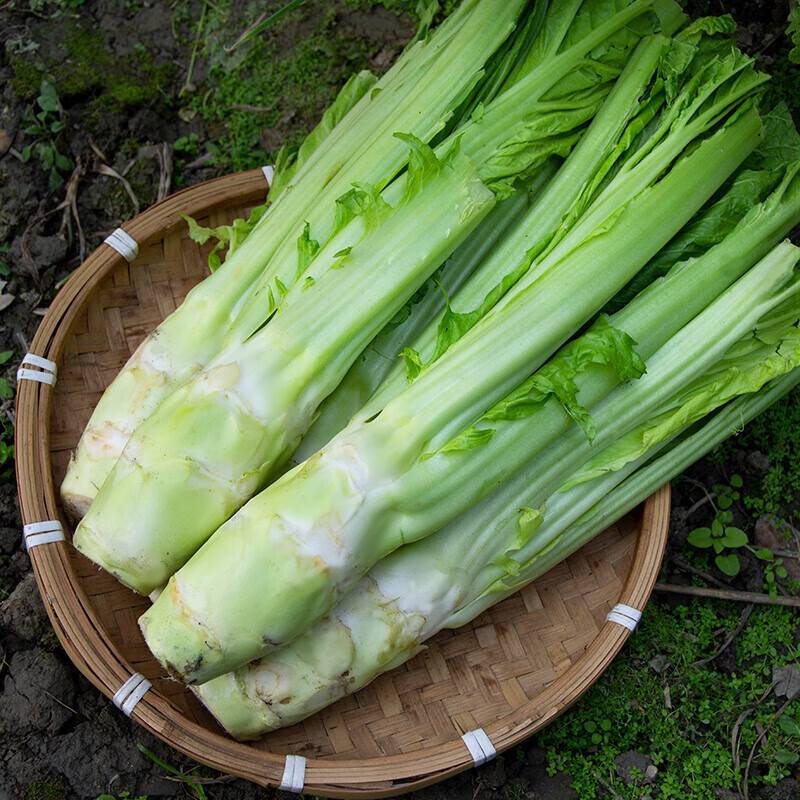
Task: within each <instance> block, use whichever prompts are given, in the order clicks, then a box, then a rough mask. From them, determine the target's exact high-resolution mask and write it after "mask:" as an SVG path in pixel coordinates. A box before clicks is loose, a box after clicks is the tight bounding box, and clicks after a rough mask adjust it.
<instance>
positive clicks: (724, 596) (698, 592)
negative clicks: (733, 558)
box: [653, 583, 800, 608]
mask: <svg viewBox="0 0 800 800" xmlns="http://www.w3.org/2000/svg"><path fill="white" fill-rule="evenodd" d="M653 591H656V592H667V593H669V594H688V595H693V596H695V597H711V598H713V599H714V600H737V601H739V602H742V603H758V604H759V605H765V606H790V607H792V608H800V597H776V598H775V599H774V600H773V599H772V598H771V597H770V596H769V595H768V594H759V593H758V592H739V591H735V590H733V589H706V588H705V587H702V586H675V585H674V584H671V583H657V584H656V585H655V586H654V587H653Z"/></svg>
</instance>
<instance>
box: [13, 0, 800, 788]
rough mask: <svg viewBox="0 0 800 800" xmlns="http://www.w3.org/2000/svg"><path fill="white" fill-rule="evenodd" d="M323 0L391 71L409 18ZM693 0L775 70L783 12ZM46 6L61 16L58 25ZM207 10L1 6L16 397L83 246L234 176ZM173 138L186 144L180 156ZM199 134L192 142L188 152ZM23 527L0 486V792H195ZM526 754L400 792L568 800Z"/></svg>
mask: <svg viewBox="0 0 800 800" xmlns="http://www.w3.org/2000/svg"><path fill="white" fill-rule="evenodd" d="M326 5H327V7H328V11H329V12H330V8H332V9H333V11H332V12H330V13H332V20H333V21H332V23H331V24H332V25H333V26H334V27H333V29H332V30H334V31H339V32H341V41H348V42H354V41H358V42H362V43H363V47H361V49H359V50H358V52H357V55H353V54H352V53H351V52H350V50H348V51H346V52H345V51H344V49H342V51H341V52H340V53H338V54H337V58H338V59H339V60H340V61H341V62H342V63H344V64H345V65H349V64H351V63H352V64H353V65H354V66H358V67H360V66H362V65H366V66H370V67H372V68H374V69H377V70H381V69H385V68H386V67H387V66H388V64H389V63H391V60H392V59H393V58H394V56H395V55H396V54H397V53H398V52H399V51H400V49H401V48H402V46H403V45H404V43H405V42H406V41H407V40H408V38H409V37H410V36H411V35H412V33H413V26H412V23H411V21H410V20H409V19H408V18H407V17H397V16H396V15H395V14H393V13H390V12H388V11H385V10H384V9H380V8H378V9H375V8H369V7H368V6H364V7H362V8H360V9H354V8H352V7H350V6H344V5H341V4H337V3H333V4H330V3H328V4H326ZM320 6H321V4H320V3H317V4H316V5H314V4H311V6H310V7H312V8H319V7H320ZM691 6H692V8H691V10H692V11H693V12H694V13H722V12H731V13H733V14H734V16H735V17H736V18H737V20H738V22H739V23H740V30H739V34H738V36H739V40H740V42H741V44H742V46H743V47H744V48H745V49H747V50H748V51H750V52H760V53H762V54H763V59H762V62H763V63H764V65H765V66H766V67H767V68H769V67H770V64H771V62H772V57H773V53H774V52H775V49H776V48H777V47H778V46H779V44H780V41H781V37H782V35H783V32H784V29H785V25H786V18H787V13H788V4H787V3H786V2H784V1H783V0H752V1H751V0H735V2H734V0H707V1H706V2H704V1H703V0H696V1H695V2H693V3H692V4H691ZM176 9H177V10H178V11H179V10H180V9H184V11H183V13H182V14H179V13H177V12H176ZM56 11H59V12H61V13H59V14H58V15H56V16H53V14H54V13H55V12H56ZM143 11H144V12H146V13H142V12H143ZM200 13H201V4H200V3H199V2H186V3H176V2H169V0H141V2H131V0H128V2H125V1H124V0H85V1H82V0H72V2H70V0H61V2H44V0H39V2H34V1H33V0H31V2H30V3H28V2H25V1H23V0H17V2H1V1H0V42H1V43H2V44H4V48H3V49H0V93H1V95H2V99H0V264H5V265H7V267H8V270H7V272H6V274H3V270H2V267H0V352H4V351H13V353H14V357H13V358H12V359H11V360H10V361H9V362H8V363H7V364H5V365H3V366H2V367H0V370H5V373H0V374H4V375H5V377H6V379H7V380H8V382H9V384H10V385H11V386H12V387H13V385H14V379H13V378H14V368H15V366H16V364H17V363H18V361H19V358H20V357H21V355H22V354H23V353H25V352H26V351H27V350H28V343H29V342H30V341H31V339H32V337H33V334H34V332H35V330H36V328H37V325H38V324H39V322H40V320H41V315H42V313H43V311H44V310H45V309H46V308H47V306H48V304H49V303H50V302H51V300H52V298H53V297H54V295H55V292H56V290H57V287H58V286H59V285H60V284H61V283H62V282H63V281H64V280H65V279H66V278H67V277H68V276H69V275H70V274H71V272H72V271H73V270H75V269H76V268H77V267H78V266H79V265H80V263H81V262H82V260H83V259H84V258H85V256H86V254H87V253H88V252H90V250H91V249H92V248H93V247H95V246H97V245H98V244H99V243H100V242H101V241H102V239H103V238H104V237H105V236H106V235H108V233H110V232H111V231H112V230H113V229H114V228H115V227H117V226H118V225H120V224H121V223H122V222H123V221H125V220H127V219H129V218H130V217H131V216H133V215H134V214H135V213H136V212H137V210H139V209H141V210H143V209H145V208H146V207H147V206H149V205H151V204H152V203H153V202H155V200H156V199H157V197H158V196H159V195H158V193H159V185H161V186H162V191H163V190H164V189H165V188H166V187H169V189H170V190H171V191H174V190H175V189H176V188H178V187H179V186H186V185H191V184H194V183H198V182H200V181H203V180H207V179H209V178H211V177H214V176H216V175H219V174H223V173H224V172H226V171H229V170H230V169H231V166H230V164H227V165H226V164H220V163H218V162H215V160H214V159H209V158H207V157H206V158H204V152H205V150H204V147H203V146H202V145H203V143H204V142H213V141H214V140H215V139H216V137H217V134H218V130H217V129H216V127H215V125H214V124H213V122H209V121H207V120H204V118H203V117H202V115H201V114H192V113H185V109H186V104H185V103H182V102H180V100H179V94H180V92H181V89H182V88H183V87H184V84H185V77H186V75H187V74H188V73H189V72H190V62H191V59H192V49H193V46H194V40H195V37H194V32H193V29H192V27H191V22H192V20H193V19H197V18H198V17H199V15H200ZM243 16H244V12H242V13H241V14H239V13H238V12H237V11H235V10H234V11H232V12H231V16H230V23H229V24H230V31H237V30H239V29H240V28H239V27H238V25H239V21H240V19H241V18H243ZM303 24H304V23H302V22H300V23H298V24H297V25H296V26H292V27H291V28H290V29H289V31H288V32H287V33H286V34H285V35H286V40H285V41H278V42H277V43H276V46H277V47H281V46H284V47H291V46H292V44H291V41H292V37H293V36H299V35H301V34H302V32H303ZM351 49H352V48H351ZM98 54H102V55H98ZM209 62H210V58H209V57H207V55H205V54H204V53H203V51H202V48H200V50H199V53H198V55H197V57H196V60H195V62H194V64H193V66H192V69H191V84H192V85H191V87H190V90H191V91H192V92H195V93H202V91H203V90H204V87H205V85H206V82H207V81H208V76H209V70H210V68H211V66H212V65H211V64H210V63H209ZM37 64H39V65H42V64H44V70H45V73H46V74H48V75H49V74H53V75H56V74H57V75H58V79H59V82H60V84H61V85H62V86H64V87H65V89H64V90H63V91H62V92H61V93H60V95H59V101H60V103H61V105H62V107H63V114H61V112H57V111H54V112H52V113H51V116H50V117H48V118H47V123H48V124H52V123H59V122H62V123H63V125H64V128H63V130H58V131H56V132H53V131H52V130H50V131H48V132H47V135H42V136H39V137H38V139H37V136H36V134H31V133H26V132H25V131H26V128H30V126H31V125H32V124H34V125H35V124H36V123H35V120H33V121H32V120H31V119H30V114H31V109H32V108H33V109H34V110H36V106H35V103H36V97H37V96H38V95H39V92H40V89H39V79H40V77H41V74H40V73H39V72H37V69H36V67H35V65H37ZM109 76H111V77H109ZM327 99H328V100H329V99H330V97H328V98H327ZM324 105H325V101H324V100H319V101H317V102H316V103H315V104H312V105H311V106H310V107H303V108H299V109H298V110H295V111H292V110H291V109H285V110H284V111H283V112H282V113H281V114H279V115H278V116H277V118H274V119H272V121H271V122H270V123H269V125H266V124H265V125H264V126H263V129H262V130H261V132H260V134H259V138H258V147H259V148H262V149H263V150H264V152H266V153H271V152H274V150H275V149H277V146H279V144H280V143H281V142H282V141H284V140H287V139H292V137H296V136H297V135H299V134H300V133H302V132H303V131H305V130H308V129H309V128H310V127H311V126H312V125H313V124H314V122H315V119H316V117H317V116H318V115H319V114H321V112H322V110H323V108H324ZM56 127H58V125H57V124H56ZM192 137H194V139H193V138H192ZM181 140H185V141H186V142H187V143H188V144H187V145H185V146H184V147H183V149H181V147H178V148H177V149H176V143H177V142H180V141H181ZM36 141H39V142H40V143H42V144H43V145H44V147H45V149H46V148H47V147H48V146H51V147H52V148H53V150H54V153H52V154H51V155H49V156H48V155H47V153H46V152H44V153H42V152H41V150H38V151H37V150H36V149H35V145H34V150H33V152H32V155H31V156H30V157H29V158H27V159H25V158H24V156H25V155H26V153H25V147H26V146H27V145H28V144H31V143H35V142H36ZM193 141H194V142H198V143H200V144H199V149H197V152H193V147H194V146H193V145H192V142H193ZM57 156H61V162H60V163H61V165H62V166H59V160H58V158H57ZM49 161H52V162H53V163H52V164H50V163H49ZM8 297H10V298H11V299H10V300H7V299H6V298H8ZM0 403H2V406H0V411H1V412H2V414H4V415H6V418H7V419H11V415H12V414H13V408H12V401H11V400H10V399H5V400H2V399H0ZM764 458H765V456H764V455H763V453H760V452H759V451H742V450H737V451H733V452H732V453H731V454H730V456H729V460H728V461H727V462H725V463H721V464H720V463H712V462H703V463H701V464H699V465H697V466H696V467H694V468H693V469H692V470H691V471H690V472H689V473H688V475H689V478H690V479H691V481H695V482H696V483H697V484H700V485H701V486H706V487H710V486H711V485H713V484H714V483H716V482H717V481H718V480H719V479H720V476H722V475H726V474H730V472H731V471H738V472H740V473H742V474H745V475H749V474H753V475H758V474H761V473H763V472H764V471H765V470H766V466H765V464H764ZM691 481H689V482H684V483H683V484H681V485H679V486H677V487H676V491H675V496H674V504H673V527H672V532H671V541H670V551H669V554H668V558H667V565H668V566H667V569H666V572H665V573H664V575H663V576H662V578H663V579H666V580H669V581H671V582H681V581H682V580H683V581H685V580H686V575H685V573H682V572H681V569H680V566H679V564H678V562H677V561H675V560H674V558H673V556H675V554H677V553H678V552H679V551H680V550H681V548H682V547H683V546H684V544H685V541H686V536H687V532H688V527H687V524H686V519H687V516H688V513H689V509H690V508H691V507H692V506H693V505H694V504H695V503H696V502H697V498H698V491H697V487H696V486H693V484H692V483H691ZM20 531H21V520H20V515H19V508H18V501H17V497H16V487H15V485H14V482H13V479H12V478H10V477H8V476H6V477H5V478H4V479H0V581H1V583H0V592H1V593H0V736H2V748H0V751H1V752H0V800H6V798H9V800H10V799H11V798H15V799H16V798H24V799H25V800H45V799H46V798H61V797H64V798H73V797H74V798H96V797H98V795H100V794H102V793H106V794H110V795H114V796H118V795H120V794H121V793H123V792H128V793H129V796H130V797H131V798H137V797H139V796H147V797H185V796H192V794H191V792H190V791H189V790H188V788H187V786H186V784H185V783H183V782H181V781H180V780H177V779H175V778H174V776H172V775H170V773H168V772H167V771H166V770H165V769H163V768H162V767H161V766H159V765H158V764H156V763H154V762H153V761H151V760H149V759H147V758H145V757H143V756H142V755H141V754H140V753H139V751H138V750H137V744H138V743H142V744H144V745H145V746H146V747H147V748H149V749H150V750H151V751H152V752H153V753H155V754H156V755H157V756H159V757H160V758H162V759H164V760H165V761H167V762H168V763H169V764H171V765H173V766H177V767H178V768H181V769H189V768H191V766H192V764H191V762H190V761H189V760H188V759H185V758H183V757H181V756H179V755H178V754H176V753H175V752H173V751H171V750H170V749H169V748H168V747H167V746H166V745H164V744H162V743H161V742H160V741H158V740H156V739H155V738H154V737H152V736H150V735H149V734H147V733H146V732H145V731H144V730H143V729H141V728H139V727H138V726H137V725H135V724H134V723H132V722H130V721H129V720H127V719H126V718H124V717H123V716H122V715H121V714H120V713H119V712H118V711H117V710H116V709H115V708H114V707H113V706H112V705H111V703H110V702H109V701H108V700H107V699H106V698H105V697H103V696H102V695H101V694H100V693H99V692H98V691H96V690H95V689H94V688H93V687H92V686H91V685H90V684H89V683H88V682H87V681H86V680H85V679H84V678H83V677H82V676H81V675H80V674H79V673H78V672H77V670H76V669H75V668H74V667H72V665H71V663H70V662H69V660H68V659H67V657H66V656H65V655H64V653H63V652H62V650H61V648H60V646H59V644H58V642H57V640H56V638H55V635H54V634H53V632H52V630H51V628H50V626H49V623H48V621H47V618H46V615H45V612H44V608H43V606H42V603H41V600H40V599H39V595H38V591H37V589H36V584H35V581H34V579H33V576H32V573H31V570H30V562H29V560H28V557H27V555H26V553H25V551H24V548H23V546H22V544H21V534H20ZM751 561H752V563H750V562H751ZM762 584H763V575H762V573H761V571H760V566H759V565H758V564H756V563H755V560H754V559H750V560H749V561H748V560H745V565H744V569H743V571H742V573H741V574H740V576H739V577H737V579H736V581H735V584H734V585H735V586H736V587H738V588H743V589H750V590H755V591H761V589H762ZM798 630H799V631H800V627H799V628H798ZM522 750H523V756H524V758H520V757H505V758H504V757H500V758H498V759H496V760H495V761H493V762H491V763H490V764H488V765H486V766H484V767H482V768H480V769H477V770H472V771H470V772H467V773H464V774H462V775H460V776H457V777H455V778H453V779H451V780H450V781H447V782H445V783H442V784H441V785H438V786H435V787H431V788H429V789H426V790H423V791H420V792H418V793H415V794H414V795H411V796H410V797H413V798H414V800H434V798H435V799H436V800H461V798H482V799H485V800H495V799H497V800H500V799H501V798H502V800H512V799H513V800H518V799H519V798H530V799H532V798H536V800H572V799H573V798H577V797H578V794H577V793H576V791H575V790H573V789H572V788H570V783H571V778H570V776H569V775H567V774H564V773H556V774H555V775H551V774H548V771H547V769H546V764H545V751H544V750H543V749H542V748H540V747H537V746H536V745H535V744H529V745H525V746H523V748H522ZM207 780H208V781H209V785H207V786H206V787H205V788H206V791H207V793H208V796H209V798H212V797H213V798H214V800H244V799H245V798H256V797H258V798H268V797H272V796H273V795H275V796H277V793H273V792H271V791H269V790H263V789H259V788H257V787H254V786H253V785H251V784H248V783H246V782H244V781H241V780H233V779H230V778H229V777H226V776H212V777H210V778H208V779H207ZM287 796H288V795H287ZM611 796H612V795H611V794H609V797H611ZM652 796H653V797H656V796H657V792H655V791H654V792H653V795H652ZM757 796H758V797H761V798H764V799H766V798H772V799H773V800H778V799H779V798H782V800H789V798H800V790H799V789H798V785H797V783H796V782H795V781H794V780H791V779H789V780H788V781H785V782H783V785H782V788H781V787H780V786H779V787H777V788H774V790H769V791H767V790H761V794H759V795H757ZM720 797H722V796H720Z"/></svg>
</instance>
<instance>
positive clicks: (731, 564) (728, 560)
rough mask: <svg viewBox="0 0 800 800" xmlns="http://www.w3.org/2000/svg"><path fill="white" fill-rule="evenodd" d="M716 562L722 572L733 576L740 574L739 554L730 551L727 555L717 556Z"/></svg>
mask: <svg viewBox="0 0 800 800" xmlns="http://www.w3.org/2000/svg"><path fill="white" fill-rule="evenodd" d="M714 563H715V564H716V565H717V568H718V569H719V571H720V572H722V573H724V574H725V575H728V576H729V577H731V578H733V577H734V576H736V575H738V574H739V569H740V565H739V556H737V555H736V553H730V554H729V555H726V556H717V557H716V558H715V559H714Z"/></svg>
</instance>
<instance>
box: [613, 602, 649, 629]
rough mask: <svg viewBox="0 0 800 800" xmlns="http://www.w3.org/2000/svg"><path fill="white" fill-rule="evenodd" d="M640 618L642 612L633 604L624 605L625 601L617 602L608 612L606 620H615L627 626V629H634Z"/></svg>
mask: <svg viewBox="0 0 800 800" xmlns="http://www.w3.org/2000/svg"><path fill="white" fill-rule="evenodd" d="M641 618H642V612H641V611H639V609H638V608H634V607H633V606H626V605H625V603H617V604H616V605H615V606H614V608H612V609H611V611H609V612H608V616H607V617H606V620H607V621H608V622H616V623H617V624H619V625H622V626H623V627H625V628H627V629H628V630H629V631H635V630H636V626H637V625H638V624H639V620H640V619H641Z"/></svg>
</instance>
